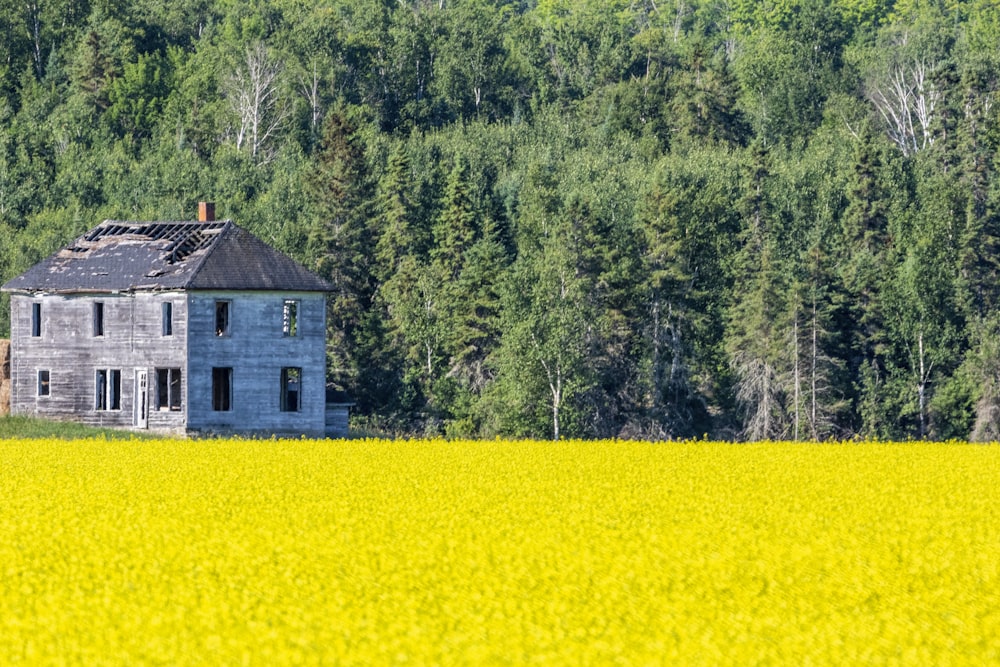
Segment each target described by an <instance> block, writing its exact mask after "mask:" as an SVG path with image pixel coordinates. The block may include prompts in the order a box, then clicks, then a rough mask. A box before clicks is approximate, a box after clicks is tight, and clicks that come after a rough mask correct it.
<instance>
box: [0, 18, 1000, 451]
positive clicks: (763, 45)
mask: <svg viewBox="0 0 1000 667" xmlns="http://www.w3.org/2000/svg"><path fill="white" fill-rule="evenodd" d="M995 5H996V3H995V2H992V1H990V0H975V1H972V2H965V3H959V2H938V1H932V0H914V1H906V2H902V1H895V2H891V1H889V0H836V1H835V2H832V3H831V2H823V1H822V0H779V1H777V2H767V3H760V2H752V1H750V0H736V1H733V2H728V3H718V2H707V1H706V0H694V1H692V0H683V1H681V0H664V1H663V2H656V3H652V2H631V1H626V0H613V1H607V0H586V1H570V0H540V1H538V2H512V1H510V0H468V1H464V2H431V1H428V0H414V1H409V2H392V1H389V0H321V1H319V2H300V1H298V0H254V1H253V2H234V1H232V0H181V1H179V2H171V3H161V2H153V1H152V0H139V1H138V2H135V3H125V2H120V1H118V0H110V1H107V0H102V1H100V2H96V1H95V2H86V3H77V2H68V1H66V0H55V1H53V2H46V3H39V2H34V3H26V4H23V6H22V5H17V6H15V5H14V4H12V3H6V4H3V6H2V7H0V30H2V31H3V34H4V35H5V40H4V41H3V43H2V44H0V258H2V261H0V278H2V279H4V280H6V279H9V278H11V277H13V276H14V275H17V274H18V273H19V272H21V271H23V270H25V269H26V268H27V267H28V266H30V265H31V264H32V263H33V262H36V261H39V260H40V259H42V258H44V257H45V256H46V255H47V254H48V253H50V252H52V251H53V250H55V249H56V248H58V247H60V246H61V245H64V244H65V243H67V242H68V241H69V240H70V239H72V238H73V237H74V236H75V235H77V234H79V233H80V232H82V231H83V230H85V229H86V228H88V227H90V226H92V225H93V224H95V223H96V222H98V221H99V220H100V219H102V218H106V217H107V218H119V217H120V218H136V219H190V218H191V217H193V216H194V208H195V205H196V202H198V201H199V200H214V201H216V202H217V203H218V207H219V208H218V210H219V214H220V215H222V216H225V217H232V218H234V219H235V220H236V221H237V222H238V223H240V224H242V225H245V226H246V227H247V228H248V229H250V230H252V231H253V232H254V233H256V234H257V235H259V236H261V237H262V238H263V239H265V240H266V241H268V242H269V243H272V244H274V245H275V246H277V247H278V248H280V249H282V250H283V251H285V252H287V253H289V254H290V255H292V256H294V257H295V258H297V259H299V260H300V261H302V262H303V263H304V264H306V265H307V266H308V267H309V268H311V269H313V270H316V271H317V272H318V273H320V274H321V275H322V276H324V277H325V278H326V279H328V280H329V281H330V282H331V284H332V285H333V290H332V292H331V294H330V300H329V311H328V324H329V332H328V333H329V336H328V339H329V346H328V381H329V383H330V384H331V385H333V386H335V387H337V388H338V389H341V390H345V391H347V392H348V393H350V394H351V395H352V397H353V398H354V399H355V400H356V401H357V404H358V408H357V410H358V412H359V415H358V419H359V420H360V421H361V422H363V423H366V424H370V425H373V426H376V427H378V428H380V429H385V430H386V431H389V432H393V433H418V432H419V433H445V434H448V435H451V436H458V435H496V434H504V435H521V436H529V435H531V436H540V435H550V436H555V435H560V436H562V435H584V436H586V435H594V436H630V435H631V436H642V437H652V438H677V437H692V436H701V435H702V434H706V433H708V434H712V435H714V436H717V437H741V434H742V437H793V438H809V439H828V438H832V437H850V436H853V435H875V436H883V437H914V438H919V437H929V438H944V437H965V436H968V435H973V436H974V437H976V438H979V439H984V438H996V437H997V429H996V428H995V424H996V423H997V421H998V419H997V415H998V414H1000V412H998V410H1000V407H998V406H1000V398H998V396H1000V376H997V373H996V372H995V371H996V368H995V367H996V366H997V365H998V362H997V359H996V358H998V354H997V350H996V347H997V346H996V344H995V341H996V340H997V339H998V338H1000V336H998V332H997V326H996V321H997V317H998V315H997V311H998V308H1000V287H998V285H1000V213H998V211H1000V186H998V185H997V183H998V180H997V179H996V178H995V175H996V174H995V172H996V170H997V160H998V158H997V149H998V147H1000V105H997V103H996V102H997V96H998V94H1000V77H998V75H997V72H998V71H1000V51H998V47H997V44H998V40H997V36H998V35H1000V12H998V10H997V9H996V6H995ZM253 54H259V55H261V56H262V57H261V58H260V59H258V61H257V64H261V63H262V64H263V65H264V67H265V69H266V72H265V71H263V70H261V71H258V72H256V74H255V72H254V67H255V61H254V59H253V58H252V57H251V56H253ZM265 75H266V76H265ZM255 81H256V82H257V83H261V82H262V83H263V85H262V86H258V87H255V85H254V82H255ZM254 95H257V97H256V98H255V97H254ZM255 105H256V106H255ZM251 144H252V145H251ZM4 299H6V297H4ZM6 303H7V301H6V300H4V301H3V302H2V303H0V306H2V307H3V308H4V309H6ZM8 317H9V314H8V313H7V312H6V310H5V312H3V313H2V314H0V333H2V332H4V331H6V330H8V328H9V326H8V322H7V320H8ZM995 376H996V377H995Z"/></svg>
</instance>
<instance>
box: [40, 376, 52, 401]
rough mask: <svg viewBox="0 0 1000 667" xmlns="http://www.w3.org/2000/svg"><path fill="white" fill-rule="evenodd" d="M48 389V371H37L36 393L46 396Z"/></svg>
mask: <svg viewBox="0 0 1000 667" xmlns="http://www.w3.org/2000/svg"><path fill="white" fill-rule="evenodd" d="M49 389H50V388H49V372H48V371H38V395H39V396H48V395H49Z"/></svg>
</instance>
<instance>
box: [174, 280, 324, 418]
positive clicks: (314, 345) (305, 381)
mask: <svg viewBox="0 0 1000 667" xmlns="http://www.w3.org/2000/svg"><path fill="white" fill-rule="evenodd" d="M286 299H294V300H297V301H298V302H299V307H298V331H297V335H296V336H294V337H287V336H285V335H284V334H283V329H282V319H283V309H284V302H285V300H286ZM218 300H228V301H230V302H231V304H232V305H231V307H230V334H229V335H228V336H216V335H215V303H216V301H218ZM187 312H188V317H189V320H188V327H189V329H188V331H189V333H188V337H187V343H188V351H187V354H188V359H189V364H188V369H187V373H186V376H187V383H188V384H187V387H188V391H187V396H188V401H187V406H188V411H187V417H188V428H189V429H190V430H193V431H208V432H213V431H222V432H225V431H236V432H247V433H276V434H283V435H306V436H310V437H322V436H323V434H324V427H325V401H326V308H325V296H324V295H323V294H320V293H316V292H303V293H298V292H229V291H219V292H215V291H204V292H202V291H198V292H189V293H188V307H187ZM214 367H219V368H226V367H228V368H232V369H233V392H232V410H230V411H228V412H216V411H214V410H213V409H212V369H213V368H214ZM283 367H293V368H301V369H302V390H301V398H300V410H299V411H298V412H282V411H281V406H280V397H281V369H282V368H283Z"/></svg>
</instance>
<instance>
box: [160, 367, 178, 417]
mask: <svg viewBox="0 0 1000 667" xmlns="http://www.w3.org/2000/svg"><path fill="white" fill-rule="evenodd" d="M156 409H157V410H171V411H175V412H176V411H178V410H180V409H181V369H179V368H157V369H156Z"/></svg>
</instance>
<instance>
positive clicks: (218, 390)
mask: <svg viewBox="0 0 1000 667" xmlns="http://www.w3.org/2000/svg"><path fill="white" fill-rule="evenodd" d="M212 409H213V410H215V411H216V412H229V411H230V410H232V409H233V369H232V368H213V369H212Z"/></svg>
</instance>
